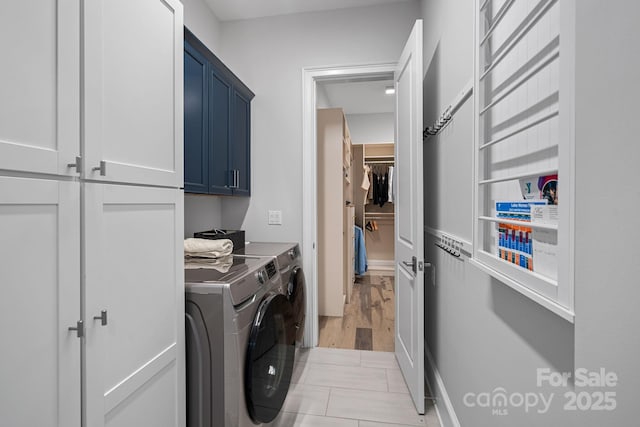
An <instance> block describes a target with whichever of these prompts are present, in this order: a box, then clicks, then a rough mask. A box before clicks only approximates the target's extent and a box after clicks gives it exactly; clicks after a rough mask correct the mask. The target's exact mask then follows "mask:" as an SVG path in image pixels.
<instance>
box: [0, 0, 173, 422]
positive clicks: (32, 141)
mask: <svg viewBox="0 0 640 427" xmlns="http://www.w3.org/2000/svg"><path fill="white" fill-rule="evenodd" d="M23 3H27V4H23ZM80 3H81V2H80V0H68V1H67V0H65V1H58V2H52V1H50V0H33V1H30V2H19V1H14V2H10V4H9V5H7V7H5V8H4V9H3V13H2V15H0V52H2V55H3V66H2V67H1V68H0V283H1V284H2V294H1V296H0V340H2V342H3V344H6V345H4V346H3V350H2V364H0V384H2V387H0V425H2V426H5V425H7V426H38V427H40V426H47V427H48V426H52V427H53V426H56V427H57V426H59V427H79V426H80V425H84V426H90V427H94V426H95V427H97V426H122V427H125V426H161V427H162V426H167V427H169V426H173V427H182V426H184V424H185V408H184V401H185V387H184V302H183V298H184V297H183V292H184V286H183V262H182V259H183V254H182V236H183V193H182V191H181V190H180V189H179V187H180V186H181V185H182V177H183V173H182V164H183V161H182V156H183V151H182V150H183V148H182V147H183V144H182V139H183V136H182V133H183V130H182V120H183V117H182V116H183V110H182V108H183V107H182V90H183V84H182V67H183V61H182V51H183V48H182V31H183V23H182V4H181V3H180V2H179V1H178V0H134V1H123V0H109V1H107V0H100V1H97V0H96V1H88V2H83V4H84V7H83V8H81V7H80ZM81 28H82V31H81ZM81 49H82V51H81ZM77 157H82V158H81V159H80V160H79V161H78V162H76V160H77ZM101 164H102V166H103V167H102V168H100V165H101ZM119 184H127V185H119ZM162 187H164V188H162ZM102 311H105V317H104V320H105V322H103V321H102V318H100V316H101V313H102ZM95 317H98V319H95ZM78 321H82V322H84V323H83V325H78V323H77V322H78ZM103 323H105V324H103ZM78 326H80V327H78ZM69 327H76V328H78V329H79V330H80V332H81V334H78V332H77V331H74V330H69ZM81 335H83V336H81ZM81 357H82V361H81Z"/></svg>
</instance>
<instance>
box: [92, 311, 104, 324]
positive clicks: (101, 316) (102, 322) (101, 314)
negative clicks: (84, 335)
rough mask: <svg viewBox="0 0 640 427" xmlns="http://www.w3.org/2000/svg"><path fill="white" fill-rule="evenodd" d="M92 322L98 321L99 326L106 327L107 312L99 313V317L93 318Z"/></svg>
mask: <svg viewBox="0 0 640 427" xmlns="http://www.w3.org/2000/svg"><path fill="white" fill-rule="evenodd" d="M93 319H94V320H100V324H101V325H102V326H106V325H107V310H102V311H101V312H100V316H93Z"/></svg>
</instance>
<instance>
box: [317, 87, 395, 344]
mask: <svg viewBox="0 0 640 427" xmlns="http://www.w3.org/2000/svg"><path fill="white" fill-rule="evenodd" d="M392 84H393V83H392V82H389V81H379V80H378V81H373V82H372V81H368V82H346V83H336V82H330V83H327V84H322V85H319V90H318V92H319V95H320V96H319V101H318V107H319V108H318V110H317V159H318V175H317V186H318V199H317V207H318V285H319V286H318V313H319V340H318V345H319V346H321V347H334V348H345V349H359V350H377V351H389V352H392V351H394V321H395V278H394V229H395V214H394V203H393V201H394V197H395V193H394V191H393V188H394V187H393V176H394V166H395V158H394V144H393V141H394V127H393V120H394V118H393V108H394V106H393V102H394V101H393V100H394V96H393V95H385V91H386V89H388V87H389V86H390V85H392ZM374 91H375V92H376V93H380V94H382V96H381V97H380V98H381V99H382V101H383V102H382V103H376V102H373V101H370V100H368V101H365V102H363V99H368V98H367V93H371V92H374ZM354 104H358V105H354ZM363 106H364V108H365V109H364V110H363V109H362V108H363Z"/></svg>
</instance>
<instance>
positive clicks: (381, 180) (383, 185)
mask: <svg viewBox="0 0 640 427" xmlns="http://www.w3.org/2000/svg"><path fill="white" fill-rule="evenodd" d="M377 184H378V185H377V187H378V191H377V196H378V197H377V198H376V200H375V202H374V203H376V204H377V205H378V206H380V207H383V206H384V204H385V203H386V202H387V201H388V200H389V174H388V173H385V174H384V175H379V176H378V182H377Z"/></svg>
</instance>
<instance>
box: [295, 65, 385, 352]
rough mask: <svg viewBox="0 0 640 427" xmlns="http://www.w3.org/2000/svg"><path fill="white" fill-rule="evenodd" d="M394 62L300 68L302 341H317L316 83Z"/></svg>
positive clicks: (381, 71) (381, 69) (373, 72)
mask: <svg viewBox="0 0 640 427" xmlns="http://www.w3.org/2000/svg"><path fill="white" fill-rule="evenodd" d="M396 66H397V62H384V63H373V64H361V65H344V66H324V67H307V68H303V69H302V253H303V268H304V272H305V277H306V282H307V290H308V292H307V316H306V320H307V321H306V322H305V331H304V339H303V345H304V347H317V345H318V334H319V329H318V328H319V325H318V314H319V313H318V252H317V248H316V242H317V241H318V203H317V194H318V186H317V185H318V184H317V177H318V171H317V128H316V119H317V114H316V84H317V83H318V82H326V81H332V80H335V81H341V80H348V79H358V80H360V79H368V78H376V77H381V76H391V77H390V78H393V73H394V71H395V68H396Z"/></svg>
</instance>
